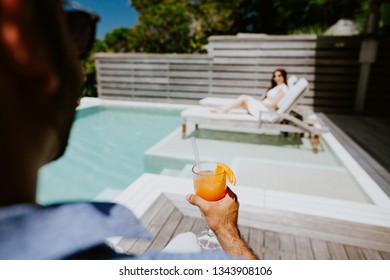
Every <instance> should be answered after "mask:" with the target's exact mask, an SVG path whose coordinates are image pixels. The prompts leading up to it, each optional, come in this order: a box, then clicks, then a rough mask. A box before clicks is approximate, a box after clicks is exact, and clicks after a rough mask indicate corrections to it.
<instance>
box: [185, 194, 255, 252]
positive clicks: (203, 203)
mask: <svg viewBox="0 0 390 280" xmlns="http://www.w3.org/2000/svg"><path fill="white" fill-rule="evenodd" d="M187 201H188V202H189V203H191V204H193V205H195V206H197V207H199V209H200V210H201V211H202V213H203V216H204V218H205V220H206V223H207V225H208V226H209V227H210V229H211V230H212V231H213V232H214V233H215V235H216V236H217V238H218V240H219V242H220V243H221V246H222V248H223V249H224V250H225V252H226V253H228V254H230V255H232V256H236V257H242V258H247V259H257V257H256V255H255V254H254V253H253V252H252V250H251V249H250V248H249V247H248V246H247V245H246V243H245V241H244V240H242V238H241V236H240V232H239V230H238V227H237V219H238V208H239V202H238V199H237V196H236V194H235V193H233V192H232V191H231V190H230V188H227V192H226V195H225V197H224V198H222V199H221V200H219V201H212V202H211V201H207V200H204V199H203V198H201V197H200V196H198V195H195V194H189V195H187Z"/></svg>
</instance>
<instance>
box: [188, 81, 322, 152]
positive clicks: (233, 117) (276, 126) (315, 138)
mask: <svg viewBox="0 0 390 280" xmlns="http://www.w3.org/2000/svg"><path fill="white" fill-rule="evenodd" d="M289 89H290V91H289V93H288V94H286V96H285V97H283V99H282V100H281V101H280V103H279V106H278V110H276V111H269V112H260V115H259V116H252V115H250V114H248V113H247V112H246V111H244V110H241V109H238V110H232V111H231V112H229V113H227V114H221V113H214V112H211V111H210V106H212V107H215V106H218V105H219V106H223V105H226V104H228V103H229V102H231V101H232V99H226V98H213V97H208V98H205V99H202V100H201V101H200V104H201V106H194V107H191V108H189V109H187V110H184V111H183V112H182V113H181V117H182V133H183V137H185V136H186V130H187V123H194V124H195V127H196V128H198V125H199V124H207V125H220V126H223V127H224V129H228V128H229V127H236V128H237V127H238V128H256V129H262V130H263V131H264V132H267V131H273V132H275V131H276V132H296V133H308V134H309V136H310V137H312V144H313V149H314V150H316V149H317V148H318V145H319V135H320V134H321V133H322V132H324V131H327V129H326V128H324V127H322V126H321V125H320V124H315V125H311V124H308V123H307V122H305V121H303V120H302V118H301V116H300V115H299V114H297V113H296V112H295V111H294V109H295V108H296V105H297V103H298V101H299V100H300V99H301V98H302V97H303V96H304V93H305V92H306V91H307V90H308V82H307V80H306V79H303V78H299V79H296V80H295V82H291V84H290V85H289Z"/></svg>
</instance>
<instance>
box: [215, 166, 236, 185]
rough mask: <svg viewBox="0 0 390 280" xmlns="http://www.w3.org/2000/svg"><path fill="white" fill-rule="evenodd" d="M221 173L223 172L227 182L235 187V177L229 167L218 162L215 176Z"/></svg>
mask: <svg viewBox="0 0 390 280" xmlns="http://www.w3.org/2000/svg"><path fill="white" fill-rule="evenodd" d="M222 171H225V173H226V178H227V180H228V181H229V182H230V183H231V184H232V185H236V176H235V175H234V173H233V171H232V170H231V169H230V167H229V166H227V165H226V164H225V163H223V162H218V165H217V168H215V174H219V173H222Z"/></svg>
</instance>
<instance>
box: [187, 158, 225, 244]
mask: <svg viewBox="0 0 390 280" xmlns="http://www.w3.org/2000/svg"><path fill="white" fill-rule="evenodd" d="M217 167H218V163H217V162H199V163H197V164H196V165H194V167H193V168H192V173H193V179H194V189H195V193H196V194H197V195H199V196H200V197H202V198H203V199H205V200H208V201H218V200H220V199H222V198H223V197H224V196H225V194H226V172H225V171H224V170H223V169H221V168H217ZM202 216H203V213H202ZM198 244H199V245H200V246H201V247H202V248H204V249H207V250H215V249H219V248H221V245H220V244H219V241H218V239H217V237H216V236H215V234H214V232H213V231H212V230H211V229H210V228H209V227H208V226H207V223H206V229H205V230H204V231H202V232H201V234H200V235H199V236H198Z"/></svg>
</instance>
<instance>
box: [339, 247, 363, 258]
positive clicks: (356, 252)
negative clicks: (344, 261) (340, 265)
mask: <svg viewBox="0 0 390 280" xmlns="http://www.w3.org/2000/svg"><path fill="white" fill-rule="evenodd" d="M344 247H345V250H346V251H347V255H348V259H350V260H365V259H366V257H365V255H364V254H363V251H362V250H361V249H360V248H358V247H355V246H349V245H345V246H344Z"/></svg>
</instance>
